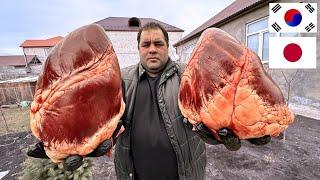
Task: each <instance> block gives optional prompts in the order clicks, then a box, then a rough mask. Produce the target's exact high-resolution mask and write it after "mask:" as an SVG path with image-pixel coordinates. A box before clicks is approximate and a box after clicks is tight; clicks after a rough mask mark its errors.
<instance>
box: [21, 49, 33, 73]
mask: <svg viewBox="0 0 320 180" xmlns="http://www.w3.org/2000/svg"><path fill="white" fill-rule="evenodd" d="M22 51H23V55H24V60H25V62H26V66H25V70H26V72H27V73H30V72H31V68H30V66H29V64H28V60H27V55H26V53H25V52H24V48H23V47H22Z"/></svg>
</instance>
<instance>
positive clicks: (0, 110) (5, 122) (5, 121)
mask: <svg viewBox="0 0 320 180" xmlns="http://www.w3.org/2000/svg"><path fill="white" fill-rule="evenodd" d="M0 112H1V116H2V119H3V121H4V124H5V125H6V130H7V132H9V127H8V124H7V120H6V118H5V117H4V115H3V112H2V109H1V107H0Z"/></svg>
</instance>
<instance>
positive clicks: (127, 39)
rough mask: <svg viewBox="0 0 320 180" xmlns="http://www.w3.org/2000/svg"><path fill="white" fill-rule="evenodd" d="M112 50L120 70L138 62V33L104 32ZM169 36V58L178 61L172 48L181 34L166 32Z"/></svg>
mask: <svg viewBox="0 0 320 180" xmlns="http://www.w3.org/2000/svg"><path fill="white" fill-rule="evenodd" d="M106 34H107V35H108V37H109V38H110V40H111V42H112V44H113V48H114V50H115V52H116V54H117V57H118V60H119V64H120V68H124V67H127V66H130V65H133V64H136V63H138V62H139V59H140V58H139V53H138V43H137V34H138V32H117V31H106ZM168 35H169V56H170V57H171V58H172V59H173V60H178V55H177V54H176V50H175V48H174V47H173V46H172V45H173V44H174V43H176V42H178V41H179V40H180V39H181V37H182V32H168Z"/></svg>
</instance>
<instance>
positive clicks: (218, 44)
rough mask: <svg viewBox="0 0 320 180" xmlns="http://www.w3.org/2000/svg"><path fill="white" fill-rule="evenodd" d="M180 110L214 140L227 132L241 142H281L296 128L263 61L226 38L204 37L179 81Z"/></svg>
mask: <svg viewBox="0 0 320 180" xmlns="http://www.w3.org/2000/svg"><path fill="white" fill-rule="evenodd" d="M179 107H180V110H181V112H182V114H183V115H184V116H185V117H186V118H187V119H188V120H189V122H191V123H192V124H196V123H198V122H203V124H205V125H206V126H207V127H208V128H209V129H211V131H212V132H213V134H214V135H215V136H216V137H218V136H217V131H218V130H219V129H221V128H229V129H231V130H233V132H234V133H235V134H236V135H237V136H238V137H239V138H240V139H248V138H258V137H262V136H264V135H271V136H277V135H279V133H280V132H282V131H284V130H285V129H286V128H287V127H288V125H289V124H291V123H292V122H293V119H294V115H293V113H292V112H291V111H290V110H289V109H288V107H287V106H286V104H285V101H284V98H283V95H282V93H281V91H280V89H279V87H278V86H277V85H276V83H275V82H274V81H273V80H272V79H271V77H270V76H269V75H268V74H267V73H266V72H265V71H264V69H263V67H262V64H261V61H260V59H259V57H258V56H257V55H256V54H255V53H253V52H252V51H251V50H249V49H248V48H247V47H245V46H244V45H243V44H241V43H240V42H238V41H237V40H235V39H234V38H233V37H231V36H230V35H229V34H227V33H226V32H224V31H222V30H219V29H216V28H210V29H207V30H206V31H204V32H203V34H202V35H201V37H200V39H199V41H198V43H197V45H196V47H195V49H194V51H193V53H192V55H191V57H190V61H189V63H188V65H187V67H186V70H185V72H184V73H183V75H182V78H181V84H180V93H179Z"/></svg>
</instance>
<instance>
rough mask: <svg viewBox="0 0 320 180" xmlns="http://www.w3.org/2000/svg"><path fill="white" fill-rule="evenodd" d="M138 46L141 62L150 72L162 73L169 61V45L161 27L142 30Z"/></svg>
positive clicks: (153, 73) (154, 73) (152, 73)
mask: <svg viewBox="0 0 320 180" xmlns="http://www.w3.org/2000/svg"><path fill="white" fill-rule="evenodd" d="M138 46H139V55H140V61H141V64H142V65H143V67H144V68H145V70H146V71H147V72H148V74H149V75H150V74H151V75H158V74H160V73H161V71H162V70H163V68H164V67H165V65H166V64H167V61H168V45H167V44H166V41H165V39H164V35H163V33H162V31H161V29H149V30H144V31H142V32H141V35H140V43H139V45H138Z"/></svg>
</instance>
